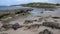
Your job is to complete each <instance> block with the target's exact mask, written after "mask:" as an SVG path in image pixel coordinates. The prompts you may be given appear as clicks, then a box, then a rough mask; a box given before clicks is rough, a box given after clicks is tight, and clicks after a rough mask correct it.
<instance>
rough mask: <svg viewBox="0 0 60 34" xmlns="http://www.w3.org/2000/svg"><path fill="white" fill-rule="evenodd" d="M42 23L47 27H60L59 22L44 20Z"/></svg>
mask: <svg viewBox="0 0 60 34" xmlns="http://www.w3.org/2000/svg"><path fill="white" fill-rule="evenodd" d="M42 25H43V26H46V27H51V28H56V29H60V24H59V23H54V22H43V24H42Z"/></svg>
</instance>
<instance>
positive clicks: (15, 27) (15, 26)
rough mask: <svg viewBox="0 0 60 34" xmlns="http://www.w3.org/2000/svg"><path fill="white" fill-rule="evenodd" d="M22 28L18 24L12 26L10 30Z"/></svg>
mask: <svg viewBox="0 0 60 34" xmlns="http://www.w3.org/2000/svg"><path fill="white" fill-rule="evenodd" d="M21 27H22V26H20V25H19V24H18V23H15V24H14V25H13V26H12V28H13V29H14V30H17V29H18V28H21Z"/></svg>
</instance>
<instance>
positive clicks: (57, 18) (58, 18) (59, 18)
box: [52, 17, 60, 19]
mask: <svg viewBox="0 0 60 34" xmlns="http://www.w3.org/2000/svg"><path fill="white" fill-rule="evenodd" d="M52 18H54V19H60V17H52Z"/></svg>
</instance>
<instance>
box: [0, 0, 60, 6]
mask: <svg viewBox="0 0 60 34" xmlns="http://www.w3.org/2000/svg"><path fill="white" fill-rule="evenodd" d="M30 2H48V3H60V0H0V5H14V4H24V3H30Z"/></svg>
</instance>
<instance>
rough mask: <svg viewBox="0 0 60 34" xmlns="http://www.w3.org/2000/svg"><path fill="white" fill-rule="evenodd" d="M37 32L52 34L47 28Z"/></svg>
mask: <svg viewBox="0 0 60 34" xmlns="http://www.w3.org/2000/svg"><path fill="white" fill-rule="evenodd" d="M39 34H53V33H52V32H51V31H49V30H48V29H45V30H44V31H42V32H39Z"/></svg>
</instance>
